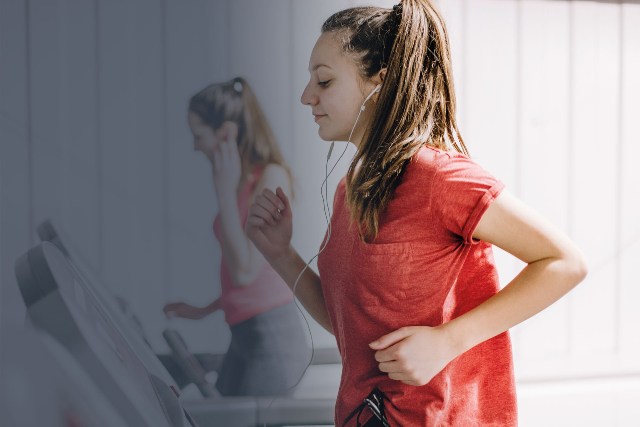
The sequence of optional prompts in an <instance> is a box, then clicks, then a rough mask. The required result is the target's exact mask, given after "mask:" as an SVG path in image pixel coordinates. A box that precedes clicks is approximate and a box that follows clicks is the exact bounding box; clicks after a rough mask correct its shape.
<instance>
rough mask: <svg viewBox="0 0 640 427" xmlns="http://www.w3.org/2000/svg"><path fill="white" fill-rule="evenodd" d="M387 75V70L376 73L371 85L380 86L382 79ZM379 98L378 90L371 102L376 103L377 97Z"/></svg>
mask: <svg viewBox="0 0 640 427" xmlns="http://www.w3.org/2000/svg"><path fill="white" fill-rule="evenodd" d="M386 75H387V69H386V68H381V69H380V71H378V72H377V73H376V74H375V75H374V76H373V79H372V80H373V83H375V84H376V85H380V86H382V82H384V78H385V77H386ZM379 96H380V90H378V92H377V93H376V94H375V95H374V96H373V102H378V97H379Z"/></svg>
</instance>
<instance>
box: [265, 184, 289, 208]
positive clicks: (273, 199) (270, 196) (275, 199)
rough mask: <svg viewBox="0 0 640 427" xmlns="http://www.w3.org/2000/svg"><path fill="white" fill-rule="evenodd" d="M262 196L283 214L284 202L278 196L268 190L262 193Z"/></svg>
mask: <svg viewBox="0 0 640 427" xmlns="http://www.w3.org/2000/svg"><path fill="white" fill-rule="evenodd" d="M262 195H263V196H264V197H266V198H267V200H269V201H270V202H271V204H272V205H273V206H274V207H275V208H276V210H277V212H278V213H281V212H282V211H284V210H285V205H284V203H283V202H282V200H280V198H279V197H278V196H276V195H275V194H274V193H273V191H271V190H269V189H268V188H265V189H264V191H263V192H262Z"/></svg>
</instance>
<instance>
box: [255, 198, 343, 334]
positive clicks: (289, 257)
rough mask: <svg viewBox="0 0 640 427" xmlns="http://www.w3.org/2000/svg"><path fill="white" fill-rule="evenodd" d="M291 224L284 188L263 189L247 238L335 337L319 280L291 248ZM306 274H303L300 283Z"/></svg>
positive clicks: (309, 310) (291, 216)
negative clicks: (274, 190) (274, 189)
mask: <svg viewBox="0 0 640 427" xmlns="http://www.w3.org/2000/svg"><path fill="white" fill-rule="evenodd" d="M292 220H293V214H292V212H291V205H290V204H289V199H288V198H287V196H286V194H285V193H284V191H282V188H277V189H276V192H275V193H274V192H273V191H271V190H269V189H264V190H263V191H262V192H260V193H259V194H258V195H257V196H256V198H255V200H254V203H253V205H252V206H251V208H250V209H249V218H248V219H247V224H246V232H247V236H249V238H250V239H251V241H252V242H253V243H254V245H255V246H256V248H257V249H258V250H259V251H260V252H261V253H262V254H263V255H264V257H265V258H266V259H267V261H269V263H270V264H271V266H272V267H273V268H274V270H275V271H276V272H277V273H278V274H279V275H280V277H282V279H283V280H284V281H285V282H286V283H287V285H288V286H289V287H290V288H291V289H292V290H295V297H296V298H298V300H300V301H301V302H302V305H304V307H305V308H306V310H307V311H308V312H309V314H311V316H313V318H314V319H315V320H316V321H317V322H318V323H319V324H320V325H321V326H322V327H323V328H325V329H326V330H327V331H329V332H331V333H333V328H332V327H331V321H330V319H329V313H328V312H327V306H326V304H325V300H324V295H323V293H322V288H321V285H320V277H318V275H317V274H316V273H315V272H314V271H313V270H311V269H310V268H305V267H306V263H305V262H304V261H303V260H302V258H301V257H300V255H298V253H297V252H296V251H295V249H294V248H293V247H292V246H291V235H292ZM303 270H304V273H302V276H301V277H300V279H299V280H298V276H299V275H300V274H301V272H302V271H303ZM296 280H298V283H297V285H295V282H296ZM294 285H295V289H294Z"/></svg>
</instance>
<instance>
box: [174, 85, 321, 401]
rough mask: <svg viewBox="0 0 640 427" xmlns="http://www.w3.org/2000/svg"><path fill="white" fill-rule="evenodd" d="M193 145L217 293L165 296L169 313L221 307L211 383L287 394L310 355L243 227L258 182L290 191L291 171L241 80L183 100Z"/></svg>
mask: <svg viewBox="0 0 640 427" xmlns="http://www.w3.org/2000/svg"><path fill="white" fill-rule="evenodd" d="M188 122H189V127H190V129H191V132H192V133H193V138H194V149H195V150H196V151H199V152H201V153H203V154H204V155H205V156H206V157H207V159H208V160H209V161H210V162H211V166H212V172H213V183H214V187H215V192H216V197H217V200H218V206H219V212H218V214H217V216H216V217H215V220H214V223H213V231H214V233H215V236H216V238H217V239H218V241H219V242H220V244H221V247H222V260H221V268H220V282H221V285H222V292H221V295H220V298H218V299H217V300H215V301H213V302H212V303H210V304H209V305H207V306H204V307H194V306H192V305H189V304H186V303H171V304H168V305H166V306H165V307H164V311H165V313H166V314H167V315H168V316H177V317H184V318H189V319H200V318H202V317H204V316H206V315H208V314H210V313H212V312H214V311H216V310H219V309H220V310H223V311H224V314H225V320H226V322H227V323H228V324H229V326H230V328H231V344H230V346H229V349H228V351H227V353H226V355H225V358H224V361H223V364H222V369H221V370H220V372H219V373H218V380H217V383H216V388H217V389H218V391H219V392H220V393H221V394H222V395H225V396H231V395H236V396H238V395H278V394H289V393H290V392H292V390H293V386H294V385H295V384H296V383H297V381H298V380H299V379H300V376H301V375H302V373H303V370H304V367H305V366H306V364H307V362H308V359H309V351H308V349H307V343H306V336H305V333H304V330H303V328H302V324H301V322H300V318H299V315H298V311H297V308H296V307H295V305H294V303H293V295H292V293H291V291H290V290H289V288H288V287H287V285H286V284H285V283H284V282H283V280H282V279H281V278H280V276H279V275H278V274H277V273H276V272H275V271H274V270H273V268H272V267H271V266H270V265H269V264H268V263H267V262H266V260H265V259H264V257H263V256H262V255H261V254H260V253H259V252H258V251H257V250H256V248H255V247H254V245H253V244H252V243H251V242H250V241H249V239H248V237H247V236H246V235H245V233H244V229H243V227H244V225H245V221H246V219H247V216H248V209H249V206H250V204H251V202H252V200H253V198H254V197H255V195H256V194H259V193H260V192H261V191H262V190H263V189H264V188H268V187H275V186H277V187H280V188H282V189H283V192H285V193H287V194H291V191H292V181H291V174H290V172H289V169H288V167H287V165H286V164H285V162H284V159H283V157H282V154H281V153H280V150H279V148H278V144H277V143H276V140H275V138H274V136H273V133H272V132H271V129H270V127H269V125H268V123H267V120H266V118H265V116H264V114H263V112H262V110H261V108H260V105H259V104H258V101H257V98H256V96H255V94H254V93H253V91H252V89H251V87H250V86H249V84H248V83H247V81H246V80H245V79H243V78H235V79H233V80H231V81H228V82H224V83H217V84H212V85H209V86H207V87H205V88H204V89H202V90H201V91H200V92H198V93H196V94H195V95H194V96H193V97H192V98H191V100H190V101H189V112H188Z"/></svg>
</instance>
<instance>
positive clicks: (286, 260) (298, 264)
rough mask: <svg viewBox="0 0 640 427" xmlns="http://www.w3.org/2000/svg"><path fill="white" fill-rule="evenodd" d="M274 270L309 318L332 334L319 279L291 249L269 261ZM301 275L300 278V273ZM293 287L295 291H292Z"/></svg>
mask: <svg viewBox="0 0 640 427" xmlns="http://www.w3.org/2000/svg"><path fill="white" fill-rule="evenodd" d="M269 262H270V263H271V266H272V267H273V268H274V270H275V271H276V272H277V273H278V274H279V275H280V277H282V279H283V280H284V281H285V282H286V284H287V285H288V286H289V288H291V290H292V291H294V292H295V297H296V298H298V300H299V301H300V302H301V303H302V305H303V306H304V308H305V309H306V310H307V312H308V313H309V314H311V316H313V318H314V319H315V320H316V322H318V323H319V324H320V326H322V327H323V328H325V329H326V330H327V331H329V332H330V333H332V334H333V328H332V326H331V321H330V319H329V313H328V311H327V306H326V303H325V300H324V294H323V293H322V287H321V284H320V277H319V276H318V275H317V274H316V273H315V272H314V271H313V270H312V269H311V268H309V267H307V268H306V269H305V266H306V262H305V261H304V260H303V259H302V258H301V257H300V255H299V254H298V253H297V252H296V250H295V249H294V248H293V247H290V249H289V251H288V252H287V253H286V254H285V255H283V256H281V257H280V258H278V259H275V260H269ZM302 270H304V272H303V273H302V275H301V276H300V272H302ZM299 276H300V278H299V279H298V277H299ZM296 280H297V284H296ZM294 286H295V289H294Z"/></svg>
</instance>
